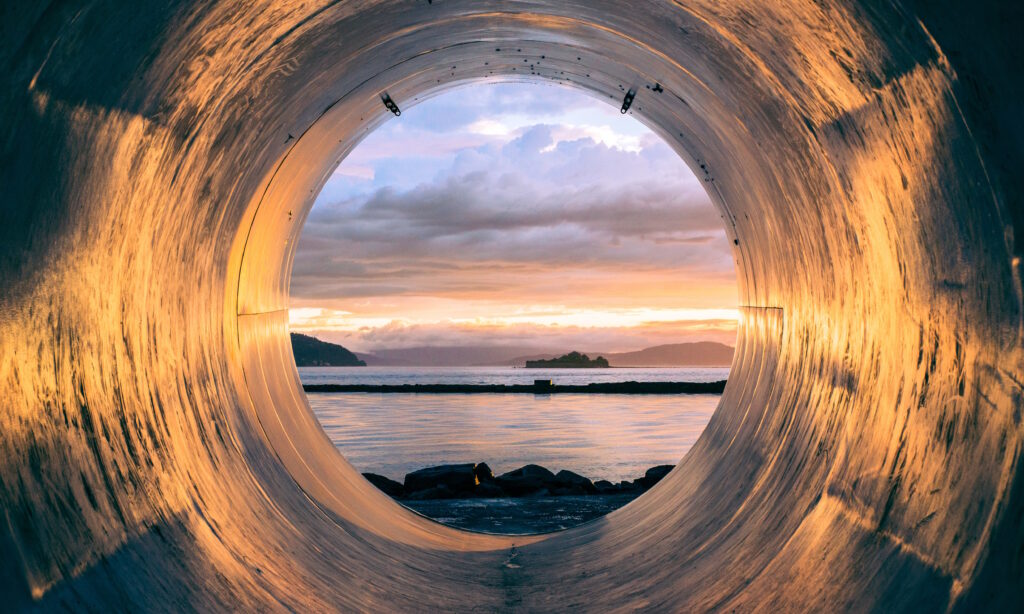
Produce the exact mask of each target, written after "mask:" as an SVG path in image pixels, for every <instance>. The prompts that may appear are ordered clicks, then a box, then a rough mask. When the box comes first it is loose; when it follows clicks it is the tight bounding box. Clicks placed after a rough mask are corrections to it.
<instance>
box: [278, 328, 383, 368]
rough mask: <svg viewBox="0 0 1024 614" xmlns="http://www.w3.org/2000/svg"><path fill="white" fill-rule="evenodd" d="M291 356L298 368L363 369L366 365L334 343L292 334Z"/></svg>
mask: <svg viewBox="0 0 1024 614" xmlns="http://www.w3.org/2000/svg"><path fill="white" fill-rule="evenodd" d="M292 354H294V355H295V364H296V365H297V366H299V367H365V366H366V363H365V362H363V361H362V360H359V358H358V357H357V356H356V355H355V354H353V353H352V352H350V351H348V350H346V349H345V348H343V347H342V346H340V345H337V344H335V343H328V342H326V341H321V340H319V339H317V338H316V337H310V336H309V335H302V334H299V333H292Z"/></svg>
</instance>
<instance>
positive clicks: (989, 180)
mask: <svg viewBox="0 0 1024 614" xmlns="http://www.w3.org/2000/svg"><path fill="white" fill-rule="evenodd" d="M153 4H154V6H147V7H139V6H135V5H131V6H129V5H128V4H125V3H118V2H114V1H112V0H95V1H87V0H80V1H79V0H68V1H67V2H52V3H25V2H20V3H16V2H13V1H11V2H8V3H7V6H6V7H5V8H4V11H3V14H4V18H3V19H2V20H0V21H2V24H3V25H2V26H0V28H2V31H3V36H2V37H0V41H2V43H0V61H2V65H3V67H4V70H3V71H2V73H0V80H2V82H3V89H2V94H0V96H2V97H0V111H2V116H3V123H2V129H0V130H2V132H0V136H2V141H0V147H2V149H0V151H2V154H0V155H2V158H0V160H2V162H0V182H2V183H0V185H2V190H0V193H2V198H0V202H2V205H0V211H2V218H0V222H2V223H0V288H3V291H2V292H0V348H2V353H0V398H2V399H3V406H2V409H0V462H2V467H0V501H2V510H3V515H2V517H0V518H2V522H0V593H2V594H3V596H4V603H3V605H2V606H0V607H2V608H3V609H7V608H13V609H19V608H32V607H38V608H43V609H48V608H68V609H81V608H90V609H95V610H107V609H124V610H139V609H158V610H162V609H173V610H189V609H191V610H206V611H209V610H221V609H237V608H244V609H271V610H277V609H281V610H285V609H292V610H301V611H322V610H346V611H388V610H395V611H501V610H505V609H508V610H520V609H521V610H524V611H543V610H550V611H561V610H582V611H589V610H598V611H631V610H635V609H646V610H652V611H698V610H727V611H732V610H740V611H743V610H755V609H762V610H769V611H779V610H799V609H817V610H835V609H853V610H886V611H895V610H911V609H914V610H917V609H925V610H931V611H935V610H973V609H978V608H982V607H986V608H993V609H995V608H1000V607H1002V608H1010V607H1019V605H1020V599H1021V592H1022V588H1021V587H1022V586H1024V560H1022V556H1024V555H1022V552H1024V528H1022V527H1024V523H1022V521H1021V518H1022V515H1024V456H1022V454H1021V451H1022V450H1021V446H1022V441H1024V427H1022V426H1021V409H1022V405H1024V403H1022V392H1024V391H1022V384H1024V354H1022V349H1021V335H1022V294H1021V269H1020V256H1021V243H1020V242H1019V241H1018V240H1017V239H1018V238H1019V236H1020V234H1021V232H1022V229H1024V222H1022V212H1021V211H1022V207H1021V194H1024V190H1022V187H1024V186H1022V184H1021V182H1022V180H1021V176H1020V174H1019V167H1020V165H1021V163H1022V162H1024V151H1022V149H1024V145H1022V143H1024V129H1022V122H1021V120H1020V118H1019V116H1018V115H1017V113H1018V108H1017V105H1018V104H1019V100H1020V99H1021V98H1022V96H1021V89H1022V88H1021V82H1022V70H1021V66H1020V55H1019V41H1018V40H1017V36H1018V34H1017V32H1018V31H1019V28H1020V25H1021V24H1022V22H1024V20H1021V18H1020V14H1019V9H1016V8H1012V7H1009V6H1008V5H1010V4H1012V3H1003V4H1005V5H1007V6H1000V3H992V4H987V3H986V2H976V3H971V6H970V7H966V8H959V7H953V6H948V5H949V4H950V3H928V2H917V1H915V0H907V1H906V2H901V1H899V0H892V1H886V0H863V1H856V0H818V1H812V0H734V1H731V2H720V1H717V0H678V1H672V2H669V1H667V0H636V1H631V2H622V1H615V0H588V1H584V0H559V1H550V0H532V1H525V0H524V1H515V2H499V1H497V0H436V1H433V2H431V1H430V0H402V1H398V0H360V1H357V0H351V1H341V2H327V1H325V0H311V1H308V2H305V1H303V2H300V1H299V0H280V1H265V2H258V1H257V2H248V1H246V2H243V1H241V0H211V1H207V2H193V1H190V0H181V1H178V2H174V1H170V0H169V1H167V2H162V3H153ZM940 5H941V6H940ZM488 78H494V79H497V78H521V79H531V80H540V81H544V82H549V83H556V84H561V85H563V86H567V87H575V88H582V89H583V90H585V91H587V92H590V93H591V94H592V95H594V96H596V97H598V98H600V99H604V100H607V101H608V103H609V104H612V105H614V106H615V107H616V108H618V107H619V106H620V105H621V104H622V103H623V100H624V98H625V97H626V94H627V92H629V91H633V92H635V98H634V100H633V102H632V105H631V107H630V109H629V112H631V113H633V114H634V115H635V117H637V118H639V119H640V120H641V121H643V122H645V123H646V124H647V125H649V126H650V127H651V128H653V129H654V130H655V131H657V132H658V133H659V134H660V135H661V136H663V137H664V138H665V139H666V140H668V141H669V142H670V143H671V144H672V145H673V146H674V148H675V149H676V151H678V153H679V155H680V156H682V157H683V158H684V159H685V160H686V162H687V163H688V164H689V165H690V166H691V168H692V169H693V170H694V172H696V173H697V175H698V177H700V178H702V179H704V181H705V185H706V186H707V189H708V191H709V193H710V194H711V196H712V199H713V200H714V202H715V204H716V205H717V206H718V208H719V209H720V211H721V215H722V220H723V224H724V225H725V227H726V229H727V232H728V236H729V239H730V240H731V241H732V242H733V244H734V252H735V258H736V267H737V271H738V275H739V283H740V288H741V290H740V291H741V302H742V307H741V315H742V320H741V322H740V332H739V339H738V350H737V352H736V359H735V363H734V365H733V369H732V376H731V378H730V382H729V385H728V388H727V389H726V391H725V394H724V396H723V397H722V400H721V404H720V406H719V408H718V410H717V412H716V414H715V415H714V417H713V419H712V420H711V423H710V424H709V426H708V428H707V430H706V431H705V433H704V434H703V436H702V437H701V439H700V440H699V442H698V443H697V445H696V446H695V447H694V448H693V450H692V451H691V452H690V453H689V454H687V455H686V457H685V458H683V459H682V460H681V462H680V463H679V465H678V467H677V468H676V469H675V470H674V471H673V472H672V473H671V474H670V475H669V476H668V477H667V478H666V479H665V480H663V481H662V482H661V483H660V484H659V485H658V486H657V487H656V488H654V489H653V490H652V491H651V492H650V493H648V494H646V495H644V496H643V497H641V498H640V499H638V500H637V501H636V502H634V503H632V504H630V505H629V506H627V507H625V508H623V509H621V510H619V511H616V512H614V513H612V514H610V515H608V516H607V517H605V518H602V519H600V520H598V521H595V522H592V523H589V524H586V525H583V526H580V527H577V528H575V529H572V530H568V531H563V532H560V533H554V534H549V535H540V536H530V537H515V538H513V537H505V536H491V535H484V534H473V533H468V532H463V531H459V530H455V529H452V528H449V527H445V526H442V525H439V524H436V523H433V522H431V521H429V520H426V519H424V518H422V517H420V516H417V515H415V514H413V513H412V512H409V511H407V510H405V509H404V508H401V507H400V506H398V505H396V504H395V503H393V502H392V501H391V500H390V499H388V498H387V497H385V496H384V495H383V494H381V493H379V492H377V491H376V490H375V489H374V488H373V487H371V486H370V485H369V484H368V483H366V482H365V481H364V480H363V479H362V478H361V477H360V476H359V474H358V473H357V472H356V471H355V470H354V469H353V468H352V467H351V466H350V465H348V464H347V463H346V461H345V460H344V459H343V458H342V457H341V456H340V455H339V454H338V453H337V452H336V451H335V449H334V448H333V447H332V446H331V444H330V442H329V441H328V440H327V438H326V436H325V435H324V433H323V432H322V430H321V429H320V427H319V425H318V424H317V422H316V420H315V418H314V417H313V416H312V414H311V412H310V410H309V408H308V406H307V404H306V401H305V398H304V395H303V393H302V390H301V388H300V385H299V381H298V377H297V374H296V370H295V367H294V363H293V361H292V358H291V352H290V346H289V343H288V337H287V312H286V307H287V303H288V292H287V290H288V280H289V270H290V266H291V262H292V256H293V253H294V248H295V242H296V238H297V236H298V233H299V230H300V228H301V226H302V223H303V220H304V218H305V216H306V213H307V212H308V210H309V208H310V206H311V204H312V202H313V198H314V196H315V194H316V193H317V191H318V189H319V187H320V186H321V185H322V184H323V183H324V181H325V178H326V177H327V175H328V174H329V173H330V172H331V170H332V169H333V168H334V166H335V165H336V164H337V163H338V161H339V160H340V159H341V158H343V157H344V156H345V154H346V153H347V152H348V151H350V150H351V149H352V148H353V147H354V146H355V145H356V144H357V143H358V142H359V140H360V139H361V138H362V137H363V136H364V135H366V134H367V133H368V132H369V131H370V130H372V129H373V128H374V127H375V126H377V125H378V124H379V123H380V122H382V121H384V120H385V119H387V118H390V117H391V113H390V112H389V111H388V109H387V108H385V106H384V104H383V103H382V95H383V94H385V93H386V94H387V96H388V97H390V99H391V100H393V101H394V102H395V103H397V104H398V105H399V106H400V107H403V108H407V107H409V106H411V105H414V104H416V102H417V101H418V100H422V99H423V98H424V97H427V96H430V95H432V94H434V93H437V92H440V91H442V90H445V89H448V88H452V87H455V86H459V85H463V84H467V83H472V82H474V81H479V80H481V79H488ZM393 121H394V120H393ZM399 121H400V120H399Z"/></svg>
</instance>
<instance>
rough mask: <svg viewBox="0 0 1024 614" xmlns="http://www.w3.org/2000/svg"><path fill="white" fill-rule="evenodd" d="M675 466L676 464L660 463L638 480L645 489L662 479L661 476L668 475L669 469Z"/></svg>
mask: <svg viewBox="0 0 1024 614" xmlns="http://www.w3.org/2000/svg"><path fill="white" fill-rule="evenodd" d="M674 468H675V465H658V466H657V467H651V468H650V469H648V470H647V473H645V474H644V477H642V478H640V479H638V480H636V481H637V482H639V485H640V487H641V488H643V489H645V490H646V489H648V488H650V487H651V486H654V485H655V484H657V483H658V482H660V481H661V478H663V477H665V476H666V475H668V472H669V471H672V469H674Z"/></svg>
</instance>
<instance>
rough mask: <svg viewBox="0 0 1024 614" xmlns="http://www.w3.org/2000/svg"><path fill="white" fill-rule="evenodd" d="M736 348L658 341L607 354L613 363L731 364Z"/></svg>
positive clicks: (654, 365)
mask: <svg viewBox="0 0 1024 614" xmlns="http://www.w3.org/2000/svg"><path fill="white" fill-rule="evenodd" d="M732 354H733V348H732V347H731V346H728V345H725V344H724V343H715V342H714V341H700V342H697V343H671V344H668V345H656V346H654V347H650V348H647V349H645V350H640V351H637V352H624V353H621V354H604V357H605V358H607V359H608V362H609V363H610V364H611V365H612V366H613V367H728V366H729V365H731V364H732Z"/></svg>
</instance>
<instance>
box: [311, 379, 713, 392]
mask: <svg viewBox="0 0 1024 614" xmlns="http://www.w3.org/2000/svg"><path fill="white" fill-rule="evenodd" d="M302 389H303V390H305V391H306V392H380V393H385V392H388V393H406V394H415V393H427V394H431V393H433V394H477V393H487V394H493V393H531V394H538V393H543V394H558V393H567V392H569V393H585V394H722V391H723V390H725V380H721V381H717V382H614V383H600V384H597V383H592V384H586V385H579V386H571V385H569V386H565V385H557V384H555V385H537V384H305V385H303V386H302Z"/></svg>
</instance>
